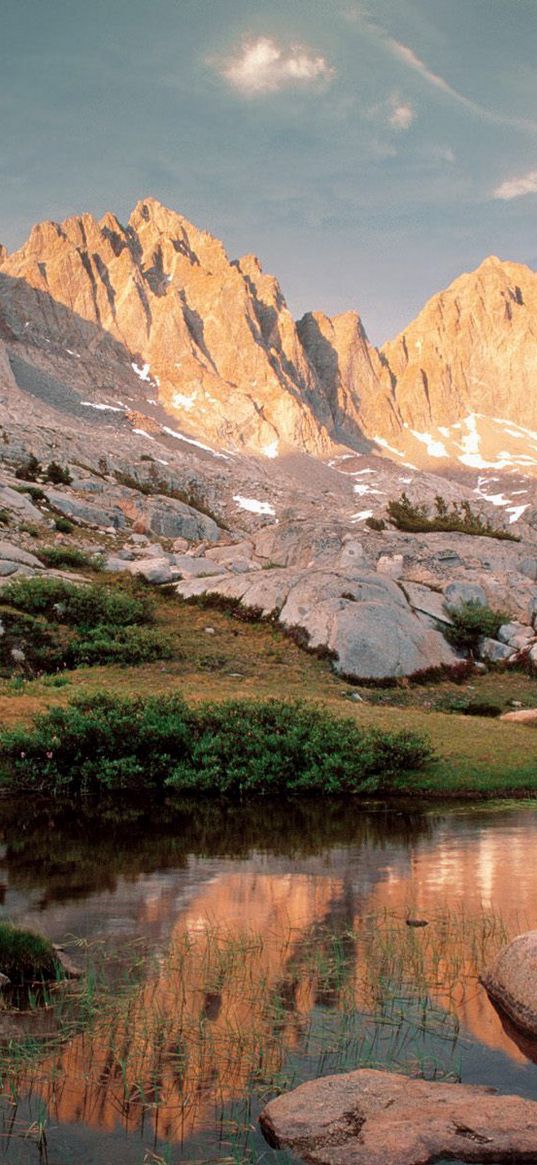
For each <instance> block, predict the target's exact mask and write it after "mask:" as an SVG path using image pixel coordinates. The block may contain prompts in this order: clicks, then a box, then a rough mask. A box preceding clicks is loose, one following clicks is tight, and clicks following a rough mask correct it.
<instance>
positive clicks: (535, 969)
mask: <svg viewBox="0 0 537 1165" xmlns="http://www.w3.org/2000/svg"><path fill="white" fill-rule="evenodd" d="M510 718H511V719H512V718H513V717H512V716H511V717H510ZM517 718H520V719H522V717H520V714H519V716H517ZM481 982H482V983H483V984H484V986H485V987H486V989H487V991H488V993H489V995H490V996H492V998H493V999H494V1001H495V1002H496V1003H498V1004H499V1005H500V1007H501V1008H503V1010H504V1011H505V1012H506V1014H507V1015H508V1016H509V1018H510V1019H511V1020H512V1021H513V1023H514V1024H515V1025H516V1027H518V1028H520V1029H521V1031H524V1032H526V1034H528V1035H531V1036H537V930H530V931H528V933H527V934H520V935H518V938H515V939H513V941H512V942H510V943H509V944H508V946H506V947H504V949H503V950H502V951H500V954H499V955H498V957H497V959H496V961H495V962H494V963H493V964H492V966H491V967H489V969H488V970H487V971H485V973H484V974H483V975H482V976H481Z"/></svg>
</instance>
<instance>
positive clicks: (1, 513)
mask: <svg viewBox="0 0 537 1165" xmlns="http://www.w3.org/2000/svg"><path fill="white" fill-rule="evenodd" d="M10 521H11V514H10V512H9V510H0V526H9V523H10Z"/></svg>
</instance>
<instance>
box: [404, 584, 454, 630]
mask: <svg viewBox="0 0 537 1165" xmlns="http://www.w3.org/2000/svg"><path fill="white" fill-rule="evenodd" d="M402 585H403V590H404V592H405V595H406V597H407V599H408V601H409V603H410V606H411V607H412V609H413V610H414V611H419V612H420V614H422V615H428V616H429V618H430V619H431V620H432V621H433V622H434V623H444V624H446V625H448V626H449V625H451V619H450V617H449V614H448V612H447V610H446V604H445V600H444V596H443V595H439V594H438V591H432V590H431V589H430V587H424V586H420V585H419V584H418V583H414V582H406V581H405V582H404V583H403V584H402Z"/></svg>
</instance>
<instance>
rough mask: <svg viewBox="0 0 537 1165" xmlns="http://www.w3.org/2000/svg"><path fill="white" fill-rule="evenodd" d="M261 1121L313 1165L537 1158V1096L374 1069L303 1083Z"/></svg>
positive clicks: (271, 1137) (279, 1142) (282, 1145)
mask: <svg viewBox="0 0 537 1165" xmlns="http://www.w3.org/2000/svg"><path fill="white" fill-rule="evenodd" d="M260 1123H261V1128H262V1130H263V1133H264V1135H265V1138H266V1139H267V1141H268V1142H269V1144H271V1145H272V1146H273V1147H274V1148H278V1149H290V1150H291V1151H292V1152H293V1153H294V1154H296V1156H298V1157H301V1158H302V1159H303V1160H304V1161H307V1162H309V1163H311V1165H428V1163H429V1162H431V1163H432V1162H434V1161H438V1160H439V1159H440V1158H442V1157H447V1158H451V1159H454V1158H455V1159H458V1160H460V1161H473V1162H479V1163H480V1165H486V1163H487V1162H492V1161H494V1162H502V1161H505V1162H507V1161H509V1162H511V1163H513V1162H522V1161H526V1162H528V1161H536V1160H537V1104H536V1103H535V1102H534V1101H530V1100H522V1099H521V1098H520V1097H517V1096H498V1095H497V1094H496V1093H495V1092H494V1090H493V1089H489V1088H481V1087H475V1086H469V1085H464V1084H437V1083H429V1082H428V1081H426V1080H412V1079H410V1078H408V1077H406V1076H399V1075H395V1074H392V1073H390V1072H375V1071H372V1070H369V1069H360V1070H359V1071H357V1072H349V1073H347V1074H346V1075H343V1076H327V1077H325V1078H324V1079H321V1080H313V1081H311V1082H309V1083H307V1084H302V1085H301V1086H300V1087H299V1088H296V1089H295V1090H294V1091H293V1092H289V1093H287V1095H285V1096H279V1097H278V1098H277V1099H276V1100H272V1101H271V1102H270V1104H268V1105H267V1107H266V1108H265V1109H264V1111H263V1112H262V1113H261V1117H260Z"/></svg>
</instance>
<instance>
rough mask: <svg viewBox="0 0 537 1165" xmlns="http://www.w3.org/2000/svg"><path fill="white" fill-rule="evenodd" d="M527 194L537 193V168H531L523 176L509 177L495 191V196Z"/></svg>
mask: <svg viewBox="0 0 537 1165" xmlns="http://www.w3.org/2000/svg"><path fill="white" fill-rule="evenodd" d="M525 194H537V170H530V172H529V174H524V175H523V177H522V178H508V179H507V180H506V181H505V182H502V183H501V185H500V186H498V187H497V188H496V190H495V191H494V198H503V199H504V200H505V201H506V202H508V201H510V199H511V198H523V196H524V195H525Z"/></svg>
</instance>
